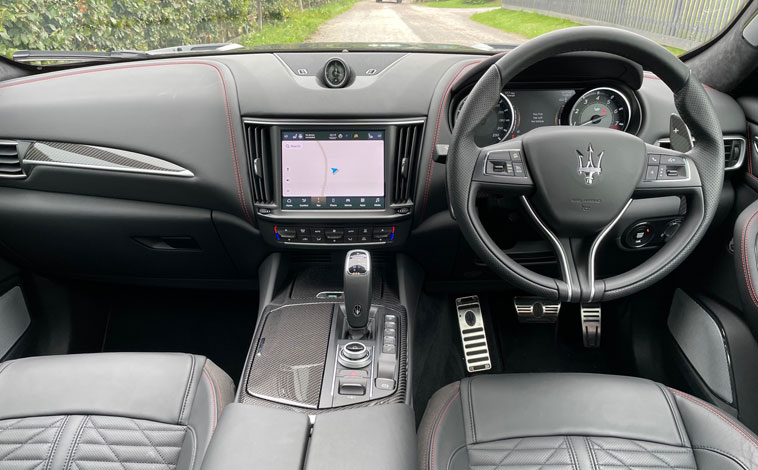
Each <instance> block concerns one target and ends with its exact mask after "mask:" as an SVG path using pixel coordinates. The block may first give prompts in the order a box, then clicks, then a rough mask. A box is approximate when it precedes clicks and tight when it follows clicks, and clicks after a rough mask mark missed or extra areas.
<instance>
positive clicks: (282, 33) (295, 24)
mask: <svg viewBox="0 0 758 470" xmlns="http://www.w3.org/2000/svg"><path fill="white" fill-rule="evenodd" d="M356 2H358V0H336V1H334V2H331V3H327V4H326V5H324V6H320V7H317V8H313V9H310V10H304V11H298V12H295V13H294V14H293V15H292V16H290V17H289V18H287V19H286V20H283V21H280V22H277V23H271V24H267V25H263V29H262V30H261V31H255V32H253V33H249V34H245V35H244V36H242V37H241V38H240V39H239V42H240V44H242V45H243V46H245V47H254V46H260V45H264V44H290V43H301V42H305V41H306V40H307V39H308V38H309V37H311V36H312V35H313V33H315V32H316V30H317V29H318V27H319V26H321V24H322V23H324V22H326V21H327V20H330V19H332V18H334V17H335V16H337V15H339V14H340V13H344V12H346V11H347V10H349V9H350V8H352V7H353V5H355V3H356Z"/></svg>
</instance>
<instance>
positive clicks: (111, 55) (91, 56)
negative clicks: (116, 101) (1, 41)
mask: <svg viewBox="0 0 758 470" xmlns="http://www.w3.org/2000/svg"><path fill="white" fill-rule="evenodd" d="M146 56H147V53H146V52H142V51H111V52H92V51H16V52H14V53H13V60H15V61H16V62H108V61H117V60H124V59H136V58H140V57H146Z"/></svg>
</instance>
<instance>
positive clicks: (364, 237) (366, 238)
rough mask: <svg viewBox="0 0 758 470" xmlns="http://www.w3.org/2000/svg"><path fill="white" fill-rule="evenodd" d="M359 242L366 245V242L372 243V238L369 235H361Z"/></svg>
mask: <svg viewBox="0 0 758 470" xmlns="http://www.w3.org/2000/svg"><path fill="white" fill-rule="evenodd" d="M358 241H359V242H360V243H366V242H370V241H371V237H370V236H369V235H360V236H359V237H358Z"/></svg>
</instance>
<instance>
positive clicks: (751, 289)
mask: <svg viewBox="0 0 758 470" xmlns="http://www.w3.org/2000/svg"><path fill="white" fill-rule="evenodd" d="M756 215H758V209H756V210H755V211H753V214H752V215H751V216H750V218H749V219H748V221H747V223H745V226H744V227H742V237H741V242H742V253H741V254H742V273H743V274H744V276H745V278H746V279H747V282H746V284H747V287H748V292H749V293H750V298H751V300H752V301H753V303H754V304H755V306H756V307H758V294H756V292H755V288H754V287H753V278H752V275H751V274H750V266H749V262H748V256H747V239H746V235H747V232H748V230H749V229H750V226H751V225H752V224H753V220H755V217H756Z"/></svg>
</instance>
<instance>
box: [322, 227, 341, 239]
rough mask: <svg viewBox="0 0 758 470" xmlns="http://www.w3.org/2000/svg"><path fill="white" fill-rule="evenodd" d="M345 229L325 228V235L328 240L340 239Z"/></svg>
mask: <svg viewBox="0 0 758 470" xmlns="http://www.w3.org/2000/svg"><path fill="white" fill-rule="evenodd" d="M343 234H344V231H343V230H342V229H341V228H327V229H324V236H325V237H326V238H327V240H339V239H340V238H342V235H343Z"/></svg>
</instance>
